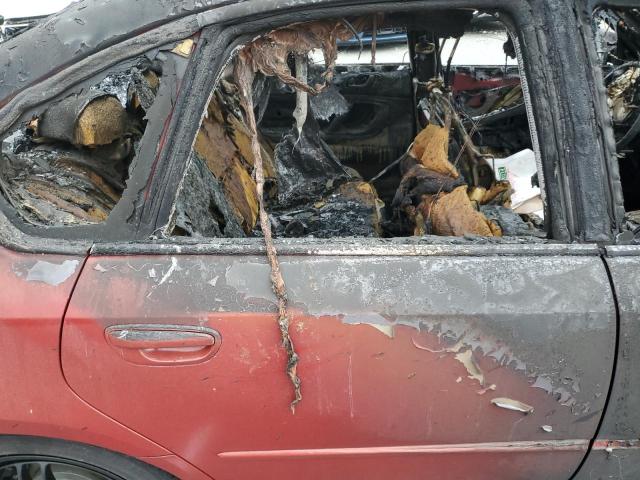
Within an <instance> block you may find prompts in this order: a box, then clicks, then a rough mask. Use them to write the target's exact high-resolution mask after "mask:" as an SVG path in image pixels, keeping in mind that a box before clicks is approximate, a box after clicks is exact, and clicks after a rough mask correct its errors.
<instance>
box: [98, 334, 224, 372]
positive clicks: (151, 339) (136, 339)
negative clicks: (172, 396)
mask: <svg viewBox="0 0 640 480" xmlns="http://www.w3.org/2000/svg"><path fill="white" fill-rule="evenodd" d="M105 338H106V340H107V343H108V344H109V345H111V347H112V348H114V349H115V350H117V351H118V352H119V353H120V355H121V356H122V358H123V359H124V360H126V361H127V362H130V363H135V364H138V365H155V366H160V365H164V366H170V365H189V364H194V363H201V362H205V361H207V360H209V359H210V358H211V357H213V356H214V355H215V354H216V353H217V352H218V350H219V349H220V346H221V344H222V339H221V337H220V333H219V332H218V331H216V330H213V329H212V328H208V327H200V326H193V325H149V324H132V325H113V326H111V327H108V328H107V329H106V330H105Z"/></svg>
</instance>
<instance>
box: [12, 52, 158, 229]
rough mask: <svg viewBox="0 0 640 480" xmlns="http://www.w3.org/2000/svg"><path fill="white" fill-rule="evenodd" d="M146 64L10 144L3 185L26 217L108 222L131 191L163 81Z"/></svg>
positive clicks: (49, 111) (58, 106)
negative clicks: (132, 172)
mask: <svg viewBox="0 0 640 480" xmlns="http://www.w3.org/2000/svg"><path fill="white" fill-rule="evenodd" d="M144 64H145V63H142V64H141V65H139V66H138V67H132V68H130V69H129V70H128V71H126V72H119V73H117V74H114V75H110V76H107V77H106V78H105V79H104V80H103V81H102V82H101V84H102V85H104V86H105V87H106V88H105V90H107V91H104V90H101V89H100V88H98V86H96V87H93V88H91V89H89V90H88V91H84V92H80V93H75V94H71V95H69V96H67V97H66V98H64V99H62V100H60V101H58V102H55V103H53V104H51V105H49V106H48V107H47V108H46V109H45V110H44V111H43V112H42V113H41V114H40V115H39V116H38V117H36V118H34V119H33V120H32V121H31V122H30V123H29V124H28V125H27V126H26V127H25V129H24V130H20V131H18V132H16V133H14V135H13V136H12V137H10V138H13V140H11V141H5V142H3V148H2V159H3V161H2V162H0V189H1V190H2V193H3V195H4V196H5V198H6V199H7V200H8V201H9V203H10V204H12V205H13V206H14V208H15V209H16V211H17V212H19V213H20V214H21V216H22V217H23V218H24V219H25V220H26V221H28V222H30V223H33V224H36V225H75V224H92V223H102V222H104V221H105V220H106V219H107V217H108V216H109V213H110V212H111V210H112V209H113V208H114V207H115V205H116V203H117V202H118V200H119V199H120V196H121V195H122V192H123V190H124V188H125V182H126V179H127V177H128V169H129V164H130V162H131V160H132V158H133V156H134V155H135V149H136V145H137V142H138V140H139V139H140V138H141V136H142V133H143V131H144V124H145V121H144V115H145V108H148V107H149V106H150V105H151V103H153V98H154V95H155V92H156V91H157V88H158V86H159V81H160V80H159V76H158V74H157V73H156V72H154V71H153V70H151V69H150V68H148V66H142V65H144ZM116 86H117V88H116ZM117 90H120V91H124V92H126V94H125V95H124V96H122V95H118V93H119V92H118V91H117ZM122 99H124V100H125V102H124V103H122V102H121V100H122Z"/></svg>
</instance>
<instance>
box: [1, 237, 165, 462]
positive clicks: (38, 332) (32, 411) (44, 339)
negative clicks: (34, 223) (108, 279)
mask: <svg viewBox="0 0 640 480" xmlns="http://www.w3.org/2000/svg"><path fill="white" fill-rule="evenodd" d="M83 261H84V257H82V256H72V255H38V254H27V253H15V252H12V251H10V250H6V249H4V248H2V247H0V285H2V289H0V305H1V306H2V308H1V310H0V331H1V332H2V335H0V365H2V370H3V372H5V374H4V375H5V377H4V378H5V382H7V383H6V384H5V388H4V389H3V391H4V393H3V395H2V400H0V434H11V435H34V436H45V437H56V438H62V439H68V440H76V441H84V442H86V443H92V444H95V445H98V446H102V447H105V448H110V449H114V450H120V449H125V450H126V451H128V452H129V453H130V454H131V455H147V456H150V455H166V454H167V453H168V452H167V451H166V450H164V449H162V448H160V447H159V446H157V445H155V444H154V443H152V442H149V441H148V440H145V439H144V438H143V437H140V436H139V435H136V434H135V433H133V432H131V431H130V430H128V429H127V428H125V427H123V426H122V425H120V424H118V423H117V422H114V421H113V420H111V419H109V418H107V417H106V416H105V415H103V414H101V413H100V412H98V411H96V410H95V409H94V408H92V407H90V406H89V405H87V404H86V403H85V402H84V401H82V400H81V399H80V398H78V397H77V396H76V395H75V394H74V393H73V392H72V391H71V390H70V389H69V388H68V386H67V384H66V383H65V381H64V377H63V375H62V371H61V368H60V360H59V355H60V351H59V341H60V329H61V328H62V317H63V315H64V311H65V308H66V305H67V302H68V299H69V297H70V295H71V291H72V289H73V285H74V283H75V281H76V279H77V276H78V275H79V273H80V271H81V269H82V263H83ZM9 386H10V388H7V387H9Z"/></svg>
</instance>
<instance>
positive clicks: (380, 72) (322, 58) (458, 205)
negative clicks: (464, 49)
mask: <svg viewBox="0 0 640 480" xmlns="http://www.w3.org/2000/svg"><path fill="white" fill-rule="evenodd" d="M437 17H438V16H437V15H435V16H434V14H429V15H425V16H424V18H416V17H413V18H412V17H409V16H407V15H404V14H396V15H383V14H377V15H374V16H368V17H360V18H357V17H356V18H351V19H330V20H322V21H317V22H311V23H302V24H294V25H290V26H287V27H284V28H280V29H277V30H274V31H272V32H268V33H267V34H265V35H263V36H260V37H258V38H257V39H255V40H253V41H252V42H250V43H248V44H247V45H245V46H244V47H243V48H242V49H241V51H240V52H239V53H238V55H237V56H236V57H235V58H234V59H232V61H231V62H230V63H229V64H228V67H227V69H226V71H225V72H224V73H223V76H222V78H221V79H220V82H219V83H218V85H217V87H216V88H215V90H214V92H213V95H212V97H211V102H210V103H209V105H208V107H207V112H206V114H205V117H204V119H203V122H202V124H201V128H200V131H199V133H198V135H197V138H196V141H195V144H194V148H193V151H192V154H191V158H190V160H189V162H190V163H189V167H188V173H187V177H188V178H189V181H185V182H184V183H183V185H182V188H181V190H180V192H179V196H178V201H177V204H176V210H175V216H174V219H173V222H172V224H171V225H170V226H169V231H170V233H171V234H172V235H185V236H201V237H220V236H226V237H238V236H260V234H261V232H260V230H261V226H260V225H259V222H258V217H259V210H260V209H259V199H258V198H257V196H256V193H255V192H256V191H257V189H256V186H255V180H254V179H253V178H252V171H253V170H254V168H255V156H256V155H255V152H254V151H252V148H251V139H250V137H251V135H252V133H251V128H250V127H249V126H248V124H249V123H250V122H248V121H247V119H246V118H245V116H246V112H247V110H249V109H250V110H252V111H253V114H254V117H255V122H256V127H257V128H256V132H255V135H256V137H257V138H256V140H257V144H258V145H259V150H260V156H261V159H262V162H263V163H264V187H263V188H264V192H265V198H264V203H265V209H266V211H267V213H268V215H269V218H270V224H271V225H270V226H271V228H272V230H273V234H274V236H275V237H315V238H332V237H383V238H389V237H409V236H421V237H422V236H427V235H438V236H461V237H462V236H465V235H467V236H474V235H475V236H483V237H502V236H503V235H504V236H528V237H531V238H536V237H544V236H545V232H544V228H543V219H542V217H543V205H542V200H541V194H540V189H539V186H538V185H532V183H531V182H532V181H534V182H535V181H536V175H535V173H536V163H535V156H534V153H533V151H532V145H531V136H530V133H529V128H528V123H527V119H526V112H525V109H524V97H523V94H522V88H521V85H520V80H519V73H518V67H517V64H516V65H513V63H514V62H510V63H511V65H505V63H506V62H505V59H508V58H509V55H511V57H513V58H515V52H514V51H513V46H512V43H511V41H510V39H509V36H508V33H507V31H506V29H505V27H504V26H503V25H502V24H500V23H499V22H498V21H497V20H496V19H494V18H493V17H490V16H488V15H481V14H479V13H477V12H476V13H474V12H472V11H459V12H454V13H453V14H449V15H446V16H445V15H444V14H443V16H442V17H441V18H437ZM445 18H446V21H443V19H445ZM428 27H430V28H432V29H433V30H427V29H426V28H428ZM465 35H467V36H471V37H472V40H471V42H473V41H479V40H478V38H479V37H480V38H481V37H482V36H491V37H492V38H498V39H499V41H498V42H494V49H496V50H498V49H499V51H498V52H497V55H496V54H494V55H493V58H491V59H488V60H487V62H488V64H480V66H478V67H476V66H474V67H469V66H464V65H455V64H454V62H453V60H454V59H455V54H456V47H457V46H458V43H459V42H460V40H461V38H464V37H465ZM447 44H448V49H447ZM410 45H412V46H413V47H412V48H411V49H410V48H409V46H410ZM505 51H506V52H507V53H504V52H505ZM495 58H498V59H499V60H498V61H496V60H495ZM409 59H411V61H409ZM480 61H482V60H480ZM491 62H494V63H491ZM498 62H500V63H498ZM243 63H246V64H248V65H249V69H250V70H251V71H252V73H253V74H254V75H253V76H254V79H253V80H252V84H251V88H250V90H251V96H250V99H251V105H250V106H247V105H244V104H243V102H242V94H241V88H239V85H238V84H239V75H238V70H239V65H242V64H243ZM507 164H508V165H509V168H510V169H511V170H512V171H511V172H509V171H508V170H509V168H507V167H506V165H507ZM514 167H515V170H514ZM516 178H517V180H516V181H517V182H519V183H518V190H517V192H516V190H515V189H514V183H515V182H514V180H515V179H516ZM510 180H511V181H510ZM196 184H197V185H198V186H197V188H195V185H196ZM198 190H199V191H198ZM203 197H206V198H209V201H207V202H205V201H203ZM514 199H515V200H516V203H514Z"/></svg>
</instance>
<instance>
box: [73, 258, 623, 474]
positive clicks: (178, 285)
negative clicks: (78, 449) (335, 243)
mask: <svg viewBox="0 0 640 480" xmlns="http://www.w3.org/2000/svg"><path fill="white" fill-rule="evenodd" d="M445 250H446V248H445ZM280 258H281V262H282V268H283V273H284V277H285V279H286V281H287V285H288V290H289V299H290V303H291V306H292V309H293V312H294V314H293V320H292V326H291V335H292V338H293V341H294V343H295V346H296V350H297V352H298V354H299V356H300V363H299V366H298V373H299V375H300V377H301V379H302V394H303V400H302V402H301V403H300V404H299V405H298V406H297V407H296V410H295V414H294V413H292V411H291V409H290V408H289V403H290V401H291V400H292V395H293V391H292V385H291V383H290V382H289V379H288V377H287V375H286V362H287V356H286V353H285V352H284V351H283V349H282V347H281V340H280V335H279V331H278V327H277V324H276V315H275V306H274V298H273V294H272V292H271V287H270V283H269V269H268V265H267V263H266V260H265V258H264V257H263V256H260V255H247V256H237V255H236V256H233V255H180V254H176V255H158V256H155V255H140V256H135V257H133V256H117V255H114V256H95V257H90V258H89V260H88V263H87V266H86V268H85V270H84V273H83V276H82V278H81V279H80V281H79V284H78V287H77V289H76V291H75V293H74V296H73V299H72V301H71V304H70V307H69V310H68V314H67V317H66V319H65V325H64V329H63V336H62V337H63V338H62V350H63V354H62V362H63V369H64V372H65V376H66V378H67V380H68V382H69V384H70V385H71V387H72V388H73V389H74V391H76V392H77V393H78V395H80V396H81V397H82V398H83V399H85V400H86V401H87V402H88V403H90V404H91V405H93V406H94V407H96V408H98V409H100V410H101V411H103V412H104V413H105V414H107V415H109V416H111V417H113V418H114V419H116V420H117V421H120V422H122V423H124V424H126V425H128V426H130V427H131V428H132V429H134V430H136V431H138V432H140V433H141V434H144V435H145V436H147V437H148V438H150V439H152V440H153V441H156V442H158V443H159V444H161V445H162V446H164V447H165V448H167V449H168V450H170V451H172V452H173V453H175V454H177V455H180V456H181V457H183V458H185V459H186V460H187V461H189V462H191V463H193V464H194V465H197V466H198V467H199V468H202V469H203V470H204V471H206V472H207V473H208V474H210V475H212V476H213V477H215V478H216V479H218V480H224V479H230V478H233V479H242V478H256V477H258V476H259V477H260V478H265V479H270V478H280V479H281V478H283V472H286V475H285V477H286V478H294V476H297V477H300V478H311V479H313V478H353V479H358V478H367V479H374V478H381V479H382V478H404V479H413V478H424V473H425V472H429V473H430V474H432V475H435V476H436V477H437V478H439V479H445V480H446V479H459V478H471V477H473V478H474V479H476V480H478V479H495V478H501V479H516V478H517V479H521V478H526V479H528V480H535V479H541V480H542V479H544V480H555V479H558V480H560V479H566V478H568V477H569V476H570V475H571V474H572V473H573V471H574V470H575V468H576V467H577V466H578V464H579V463H580V461H581V460H582V458H583V456H584V453H585V451H586V449H587V447H588V444H589V441H590V440H591V438H592V437H593V436H594V435H595V430H596V427H597V424H598V421H599V418H600V414H601V412H602V409H603V407H604V401H605V397H606V392H607V390H608V387H609V381H610V375H611V368H612V364H613V355H614V344H615V308H614V304H613V299H612V294H611V290H610V288H609V283H608V278H607V276H606V271H605V269H604V266H603V264H602V261H601V260H600V258H598V257H597V256H558V255H553V256H533V255H530V256H486V257H473V256H470V257H464V256H462V257H447V256H413V257H402V256H395V257H394V256H375V255H371V256H348V255H345V256H332V255H327V256H305V255H299V256H292V255H282V254H281V255H280ZM131 324H148V325H158V324H164V325H178V326H185V325H189V326H197V327H207V328H212V329H215V330H217V331H218V332H219V333H220V335H221V337H222V343H221V348H220V349H219V351H218V352H217V353H216V355H215V356H214V357H213V358H210V359H208V360H206V361H203V362H202V363H193V364H188V365H180V366H178V365H176V366H152V365H148V366H144V365H141V364H139V363H138V364H137V363H135V362H130V361H129V359H128V358H127V357H126V355H124V353H123V351H122V350H120V349H118V348H115V347H113V346H111V345H110V344H109V343H108V342H107V341H106V339H105V329H106V328H107V327H110V326H114V325H131ZM143 353H144V355H149V356H153V354H154V352H153V351H152V350H149V351H146V352H143ZM499 398H505V399H507V401H506V405H505V404H504V401H502V402H501V401H500V400H496V399H499ZM492 400H494V402H496V403H503V407H504V406H509V403H510V402H511V401H513V400H517V401H520V402H524V403H525V404H527V405H529V406H531V407H533V409H534V411H533V412H532V413H529V414H528V415H526V414H524V413H521V412H519V411H513V410H509V409H508V408H501V407H499V406H496V405H494V404H493V403H492ZM511 405H512V404H511ZM543 426H550V427H551V431H545V430H549V429H548V428H546V429H543V428H542V427H543Z"/></svg>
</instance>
